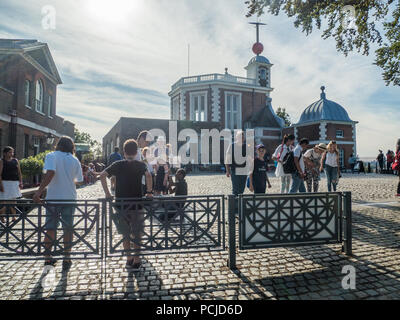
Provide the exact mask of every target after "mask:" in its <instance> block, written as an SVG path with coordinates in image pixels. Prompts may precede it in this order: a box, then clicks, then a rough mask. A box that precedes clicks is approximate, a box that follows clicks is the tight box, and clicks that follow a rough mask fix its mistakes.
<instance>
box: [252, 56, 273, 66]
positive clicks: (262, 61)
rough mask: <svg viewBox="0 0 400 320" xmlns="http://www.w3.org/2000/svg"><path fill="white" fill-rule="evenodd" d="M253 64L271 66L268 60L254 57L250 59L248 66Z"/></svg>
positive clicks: (262, 57)
mask: <svg viewBox="0 0 400 320" xmlns="http://www.w3.org/2000/svg"><path fill="white" fill-rule="evenodd" d="M254 62H258V63H265V64H271V62H269V60H268V59H267V58H266V57H264V56H255V57H253V58H251V60H250V62H249V65H251V64H252V63H254Z"/></svg>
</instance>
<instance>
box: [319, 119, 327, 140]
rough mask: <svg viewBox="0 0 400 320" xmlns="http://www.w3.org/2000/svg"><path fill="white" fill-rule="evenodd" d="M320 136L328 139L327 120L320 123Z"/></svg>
mask: <svg viewBox="0 0 400 320" xmlns="http://www.w3.org/2000/svg"><path fill="white" fill-rule="evenodd" d="M319 138H320V139H321V140H326V122H325V121H322V122H321V123H320V125H319Z"/></svg>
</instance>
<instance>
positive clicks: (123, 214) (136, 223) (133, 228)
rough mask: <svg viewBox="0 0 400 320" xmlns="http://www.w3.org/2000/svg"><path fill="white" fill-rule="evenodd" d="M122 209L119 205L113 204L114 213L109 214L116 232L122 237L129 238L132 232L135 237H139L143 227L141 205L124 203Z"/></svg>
mask: <svg viewBox="0 0 400 320" xmlns="http://www.w3.org/2000/svg"><path fill="white" fill-rule="evenodd" d="M124 207H125V208H124V210H123V209H122V208H121V205H116V206H114V209H115V213H114V214H111V219H112V220H113V222H114V224H115V227H116V228H117V232H118V233H119V234H121V235H122V236H123V237H124V238H129V236H130V235H131V234H132V235H133V236H134V237H135V238H140V237H141V234H142V232H143V228H144V213H143V205H125V206H124Z"/></svg>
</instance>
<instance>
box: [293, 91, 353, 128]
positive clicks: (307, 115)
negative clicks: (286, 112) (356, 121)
mask: <svg viewBox="0 0 400 320" xmlns="http://www.w3.org/2000/svg"><path fill="white" fill-rule="evenodd" d="M321 90H322V93H321V99H320V100H319V101H317V102H314V103H313V104H312V105H310V106H309V107H308V108H306V109H305V110H304V111H303V113H302V115H301V117H300V121H299V124H302V123H305V122H315V121H321V120H330V121H345V122H353V121H352V120H351V119H350V117H349V115H348V113H347V111H346V110H345V109H344V108H343V107H342V106H341V105H340V104H338V103H336V102H334V101H330V100H328V99H326V95H325V92H324V90H325V87H321Z"/></svg>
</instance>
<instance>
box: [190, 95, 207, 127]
mask: <svg viewBox="0 0 400 320" xmlns="http://www.w3.org/2000/svg"><path fill="white" fill-rule="evenodd" d="M202 96H204V120H203V121H202V120H201V119H199V120H196V115H195V113H194V99H195V98H196V97H198V98H200V99H201V97H202ZM200 99H199V101H200ZM190 120H192V121H196V122H207V121H208V92H207V91H197V92H191V93H190Z"/></svg>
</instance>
